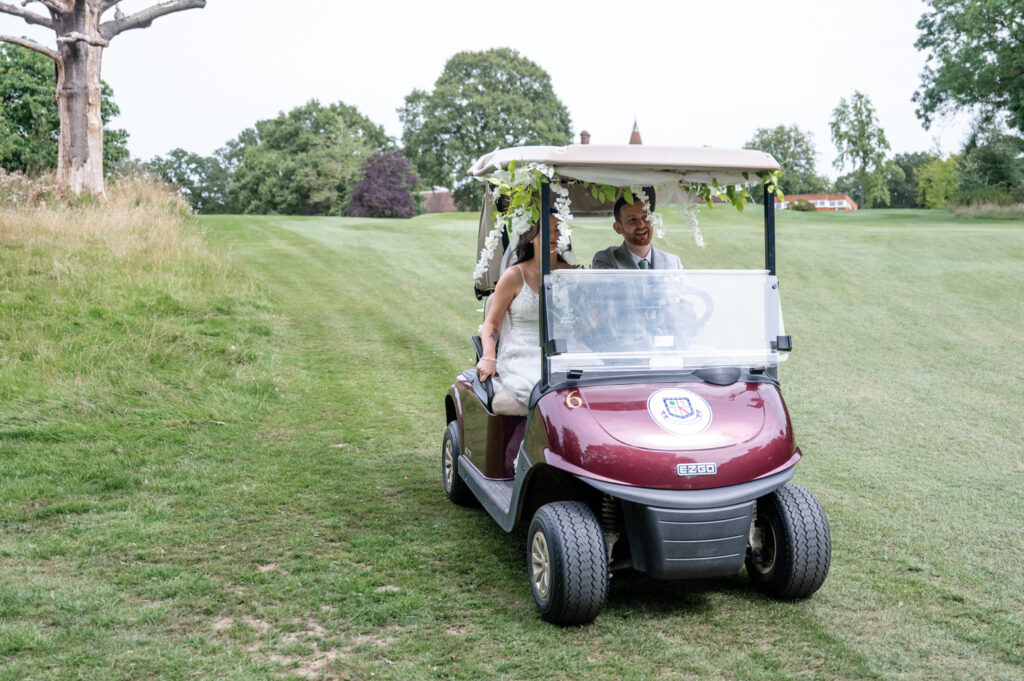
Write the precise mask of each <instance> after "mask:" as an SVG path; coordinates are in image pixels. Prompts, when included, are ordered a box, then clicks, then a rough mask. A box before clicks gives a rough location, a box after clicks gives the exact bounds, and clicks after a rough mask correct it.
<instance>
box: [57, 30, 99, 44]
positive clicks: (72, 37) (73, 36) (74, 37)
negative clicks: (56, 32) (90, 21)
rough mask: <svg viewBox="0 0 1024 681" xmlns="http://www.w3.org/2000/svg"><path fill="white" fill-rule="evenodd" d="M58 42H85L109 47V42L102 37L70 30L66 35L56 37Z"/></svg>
mask: <svg viewBox="0 0 1024 681" xmlns="http://www.w3.org/2000/svg"><path fill="white" fill-rule="evenodd" d="M57 42H58V43H87V44H89V45H95V46H97V47H109V46H110V43H109V42H108V41H106V40H103V39H102V38H90V37H89V36H87V35H85V34H84V33H79V32H78V31H72V32H71V33H68V34H67V35H62V36H60V37H59V38H57Z"/></svg>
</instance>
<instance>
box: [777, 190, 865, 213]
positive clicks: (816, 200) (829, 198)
mask: <svg viewBox="0 0 1024 681" xmlns="http://www.w3.org/2000/svg"><path fill="white" fill-rule="evenodd" d="M797 199H803V200H805V201H807V202H809V203H811V204H813V205H814V209H815V210H819V211H822V210H857V203H856V202H855V201H854V200H853V199H851V198H850V196H849V195H848V194H786V200H785V201H780V200H779V197H777V196H776V197H775V207H776V208H778V209H780V210H786V209H787V208H789V206H790V204H791V203H793V202H794V201H796V200H797Z"/></svg>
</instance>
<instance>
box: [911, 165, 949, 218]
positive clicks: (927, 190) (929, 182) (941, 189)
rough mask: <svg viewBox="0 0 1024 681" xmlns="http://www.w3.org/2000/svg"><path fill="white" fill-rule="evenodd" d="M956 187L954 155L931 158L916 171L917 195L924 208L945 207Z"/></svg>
mask: <svg viewBox="0 0 1024 681" xmlns="http://www.w3.org/2000/svg"><path fill="white" fill-rule="evenodd" d="M954 189H956V157H955V156H950V157H949V158H947V159H946V160H942V159H941V158H933V160H932V161H931V162H930V163H928V164H927V165H925V166H923V167H922V168H921V169H920V170H919V171H918V185H917V195H918V200H919V201H920V202H921V204H922V205H924V207H925V208H931V209H933V210H934V209H935V208H945V207H946V205H947V204H948V203H949V199H950V197H952V195H953V190H954Z"/></svg>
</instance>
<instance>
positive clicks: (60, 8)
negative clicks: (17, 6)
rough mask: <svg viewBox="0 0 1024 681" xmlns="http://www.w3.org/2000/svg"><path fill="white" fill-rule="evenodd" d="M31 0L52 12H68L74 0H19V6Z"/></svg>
mask: <svg viewBox="0 0 1024 681" xmlns="http://www.w3.org/2000/svg"><path fill="white" fill-rule="evenodd" d="M33 2H38V3H39V4H40V5H42V6H43V7H46V8H47V9H49V10H51V11H53V12H70V11H71V10H72V9H74V6H75V2H74V0H65V1H64V2H57V1H55V0H21V6H22V7H25V6H26V5H31V4H32V3H33Z"/></svg>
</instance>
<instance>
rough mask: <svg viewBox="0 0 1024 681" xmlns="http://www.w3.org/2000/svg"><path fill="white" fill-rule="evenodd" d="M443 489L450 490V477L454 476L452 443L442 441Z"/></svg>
mask: <svg viewBox="0 0 1024 681" xmlns="http://www.w3.org/2000/svg"><path fill="white" fill-rule="evenodd" d="M443 456H444V487H445V489H451V488H452V476H453V475H455V457H454V456H452V441H451V440H445V441H444V455H443Z"/></svg>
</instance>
